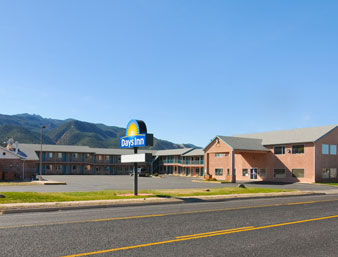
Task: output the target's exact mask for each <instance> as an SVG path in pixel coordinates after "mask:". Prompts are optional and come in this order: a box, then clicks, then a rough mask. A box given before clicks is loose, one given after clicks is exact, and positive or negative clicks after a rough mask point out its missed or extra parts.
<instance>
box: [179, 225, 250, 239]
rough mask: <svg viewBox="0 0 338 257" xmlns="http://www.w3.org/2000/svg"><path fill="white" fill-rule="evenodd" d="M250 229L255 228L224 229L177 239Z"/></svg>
mask: <svg viewBox="0 0 338 257" xmlns="http://www.w3.org/2000/svg"><path fill="white" fill-rule="evenodd" d="M248 228H253V226H250V227H242V228H232V229H223V230H217V231H212V232H206V233H199V234H192V235H187V236H177V237H176V238H186V237H194V236H201V235H207V234H216V233H221V232H230V231H234V230H243V229H248Z"/></svg>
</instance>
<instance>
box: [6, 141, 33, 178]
mask: <svg viewBox="0 0 338 257" xmlns="http://www.w3.org/2000/svg"><path fill="white" fill-rule="evenodd" d="M37 160H38V159H37V158H33V159H32V158H28V157H27V156H26V155H25V154H24V153H23V152H21V151H18V150H16V149H13V148H4V147H0V181H13V180H31V179H32V178H35V163H36V161H37Z"/></svg>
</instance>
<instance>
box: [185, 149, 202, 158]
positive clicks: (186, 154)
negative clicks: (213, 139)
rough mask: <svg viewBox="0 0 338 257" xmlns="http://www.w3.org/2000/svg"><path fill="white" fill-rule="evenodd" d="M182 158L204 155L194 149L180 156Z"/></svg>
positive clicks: (200, 150) (199, 150)
mask: <svg viewBox="0 0 338 257" xmlns="http://www.w3.org/2000/svg"><path fill="white" fill-rule="evenodd" d="M182 155H183V156H197V155H204V151H203V149H199V148H196V149H194V150H192V151H190V152H187V153H184V154H182Z"/></svg>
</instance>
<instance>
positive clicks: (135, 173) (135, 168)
mask: <svg viewBox="0 0 338 257" xmlns="http://www.w3.org/2000/svg"><path fill="white" fill-rule="evenodd" d="M134 154H137V147H134ZM137 177H138V172H137V162H134V195H137V193H138V192H137V191H138V184H137Z"/></svg>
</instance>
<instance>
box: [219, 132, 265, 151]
mask: <svg viewBox="0 0 338 257" xmlns="http://www.w3.org/2000/svg"><path fill="white" fill-rule="evenodd" d="M217 137H218V138H220V139H221V140H222V141H224V142H225V143H226V144H228V145H229V146H230V147H231V148H232V149H234V150H249V151H269V149H267V148H265V147H264V146H263V145H262V139H256V138H243V137H225V136H217Z"/></svg>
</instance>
